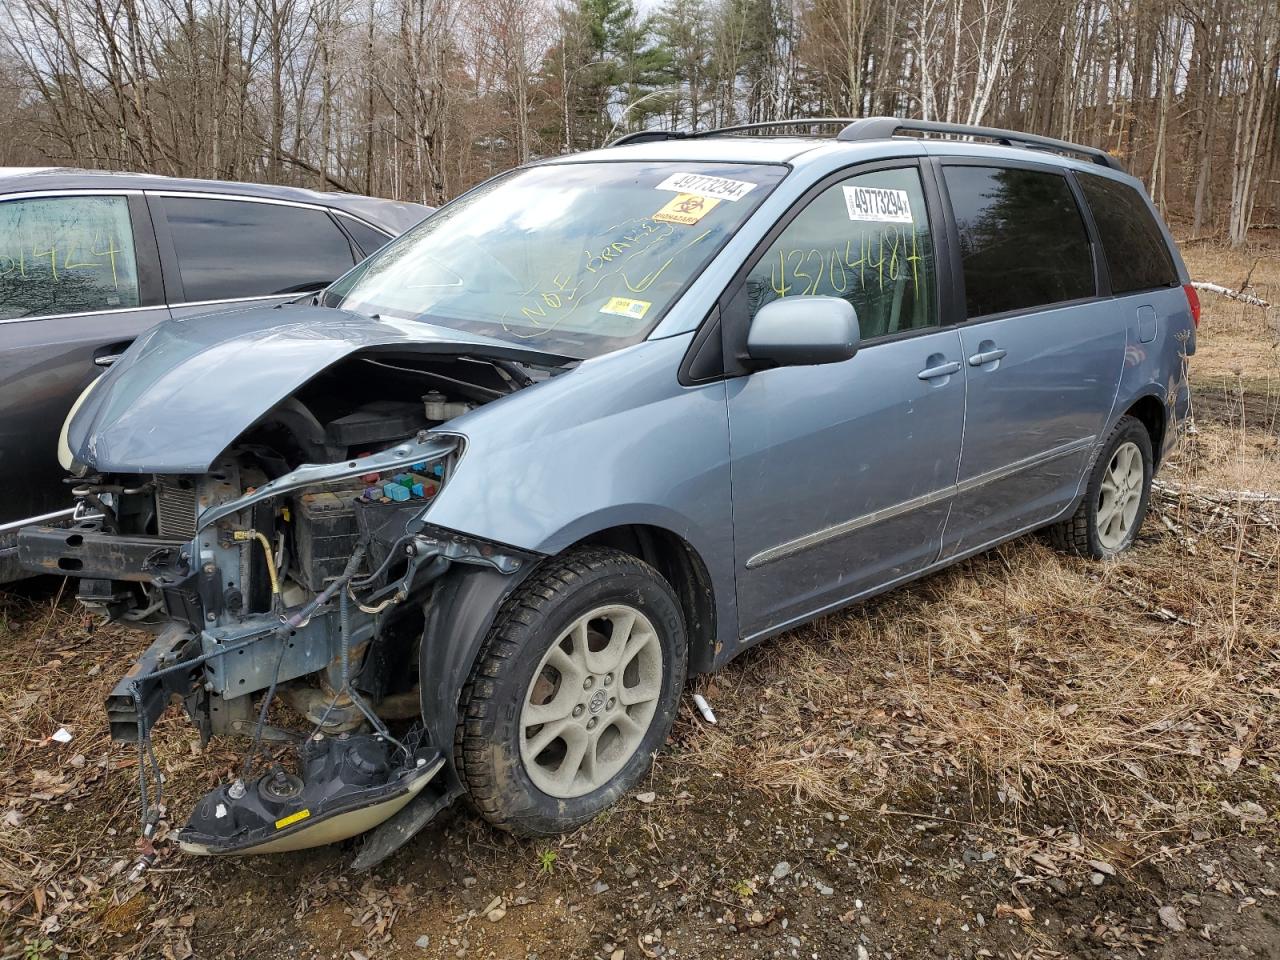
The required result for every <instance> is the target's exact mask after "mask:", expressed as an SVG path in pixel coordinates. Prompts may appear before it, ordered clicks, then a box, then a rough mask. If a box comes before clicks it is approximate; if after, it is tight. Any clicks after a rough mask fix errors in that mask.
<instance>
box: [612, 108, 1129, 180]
mask: <svg viewBox="0 0 1280 960" xmlns="http://www.w3.org/2000/svg"><path fill="white" fill-rule="evenodd" d="M833 124H843V125H844V128H843V129H842V130H841V131H840V132H839V133H838V134H836V139H837V140H841V141H843V142H845V143H856V142H860V141H864V140H887V139H889V138H890V137H896V136H898V135H899V134H902V133H934V134H942V135H945V136H952V137H981V138H982V139H984V140H994V141H995V142H996V143H999V144H1002V145H1004V146H1006V147H1026V148H1028V149H1031V150H1051V151H1053V152H1054V153H1065V154H1076V155H1078V156H1081V157H1084V158H1086V159H1088V160H1092V161H1093V162H1094V163H1097V164H1100V165H1102V166H1104V167H1110V168H1111V169H1112V170H1124V167H1123V166H1121V165H1120V162H1119V161H1118V160H1116V158H1115V157H1113V156H1111V155H1110V154H1109V153H1107V152H1106V151H1105V150H1101V149H1099V148H1097V147H1087V146H1085V145H1084V144H1080V143H1070V142H1068V141H1066V140H1055V139H1054V138H1053V137H1041V136H1037V135H1036V134H1033V133H1019V132H1018V131H1017V130H1002V129H1000V128H998V127H974V126H968V125H966V124H963V123H941V122H939V121H936V120H902V119H899V118H898V117H862V118H861V119H854V118H852V117H807V118H803V119H796V120H765V121H762V122H760V123H742V124H738V125H737V126H733V127H717V128H716V129H714V130H699V131H698V132H697V133H684V132H682V131H679V130H638V131H636V132H635V133H628V134H625V135H623V136H621V137H619V138H618V139H617V140H615V141H613V143H611V144H609V146H611V147H620V146H622V145H623V144H628V143H651V142H653V141H657V140H689V139H693V138H696V137H715V136H720V135H722V134H726V133H745V132H748V131H753V130H768V129H787V128H793V127H813V126H828V125H833Z"/></svg>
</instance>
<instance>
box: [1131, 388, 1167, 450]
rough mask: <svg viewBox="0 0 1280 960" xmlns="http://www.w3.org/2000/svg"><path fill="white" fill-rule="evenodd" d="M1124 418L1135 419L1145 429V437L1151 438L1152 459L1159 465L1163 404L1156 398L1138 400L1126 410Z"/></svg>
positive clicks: (1147, 397)
mask: <svg viewBox="0 0 1280 960" xmlns="http://www.w3.org/2000/svg"><path fill="white" fill-rule="evenodd" d="M1125 415H1126V416H1130V417H1136V418H1137V419H1138V420H1139V421H1141V423H1142V425H1143V426H1144V427H1146V428H1147V436H1149V437H1150V438H1151V454H1152V459H1153V460H1154V461H1155V462H1156V463H1157V464H1159V463H1160V451H1161V449H1162V448H1163V446H1164V421H1165V409H1164V404H1163V403H1161V402H1160V399H1159V398H1158V397H1153V396H1150V395H1148V396H1145V397H1142V398H1141V399H1139V400H1138V401H1137V402H1136V403H1134V404H1133V406H1131V407H1130V408H1129V409H1128V410H1126V411H1125Z"/></svg>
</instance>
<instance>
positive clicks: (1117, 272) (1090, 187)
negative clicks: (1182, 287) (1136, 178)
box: [1076, 173, 1178, 293]
mask: <svg viewBox="0 0 1280 960" xmlns="http://www.w3.org/2000/svg"><path fill="white" fill-rule="evenodd" d="M1076 178H1077V179H1078V180H1079V181H1080V188H1081V189H1082V190H1084V196H1085V200H1087V201H1088V202H1089V209H1090V210H1091V211H1092V212H1093V221H1094V223H1096V224H1097V225H1098V235H1099V237H1101V239H1102V250H1103V252H1104V253H1105V254H1106V256H1107V270H1108V271H1109V272H1110V274H1111V292H1112V293H1133V292H1134V291H1136V290H1152V289H1154V288H1156V287H1172V286H1176V285H1177V284H1178V271H1177V268H1176V267H1174V265H1173V257H1172V256H1170V255H1169V248H1168V246H1166V245H1165V242H1164V234H1162V233H1161V232H1160V227H1159V225H1158V224H1157V223H1156V221H1155V218H1154V217H1153V216H1152V215H1151V209H1150V208H1149V207H1148V206H1147V202H1146V200H1144V199H1143V198H1142V196H1141V194H1139V193H1138V191H1137V190H1135V189H1134V188H1133V187H1131V186H1128V185H1127V184H1123V183H1117V182H1116V181H1115V180H1108V179H1107V178H1106V177H1097V176H1094V175H1092V174H1088V173H1079V174H1076Z"/></svg>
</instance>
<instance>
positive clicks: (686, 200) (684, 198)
mask: <svg viewBox="0 0 1280 960" xmlns="http://www.w3.org/2000/svg"><path fill="white" fill-rule="evenodd" d="M719 202H720V201H719V200H716V199H714V198H712V197H700V196H698V195H697V194H696V193H681V194H679V195H677V196H676V198H675V199H674V200H672V201H670V202H669V203H668V204H667V205H666V206H665V207H663V208H662V209H661V210H659V211H658V212H657V213H655V214H654V215H653V219H655V220H659V221H661V222H662V223H682V224H684V225H685V226H690V225H692V224H695V223H697V222H698V221H699V220H701V219H702V218H703V217H705V216H706V215H707V214H708V213H710V212H711V211H712V209H713V208H714V207H715V205H716V204H717V203H719Z"/></svg>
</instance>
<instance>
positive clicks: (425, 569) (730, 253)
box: [20, 118, 1199, 865]
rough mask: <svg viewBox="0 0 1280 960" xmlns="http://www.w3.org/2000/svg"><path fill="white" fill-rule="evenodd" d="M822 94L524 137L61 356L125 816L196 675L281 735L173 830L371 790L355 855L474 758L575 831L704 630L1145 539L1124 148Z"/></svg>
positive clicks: (205, 700)
mask: <svg viewBox="0 0 1280 960" xmlns="http://www.w3.org/2000/svg"><path fill="white" fill-rule="evenodd" d="M832 123H833V122H832V121H814V120H804V121H794V122H791V123H783V124H767V125H751V126H749V127H739V128H731V129H727V130H717V131H710V132H708V133H700V134H680V133H657V132H646V133H642V134H636V135H632V136H629V137H625V138H623V140H622V141H619V142H618V143H617V144H616V145H614V146H613V147H611V148H608V149H604V150H598V151H594V152H591V153H585V154H580V155H577V156H571V157H562V158H556V159H554V160H548V161H544V162H540V163H535V164H532V165H529V166H526V167H522V168H520V169H518V170H514V171H511V172H509V173H506V174H503V175H501V176H499V177H496V178H494V179H493V180H490V181H489V182H487V183H485V184H483V185H481V186H479V187H477V188H476V189H474V190H472V191H471V192H469V193H467V194H465V195H464V196H462V197H460V198H459V199H457V200H455V201H454V202H452V203H450V204H448V205H447V206H445V207H442V208H441V209H440V210H439V211H437V212H436V213H434V214H433V215H432V216H430V217H429V218H428V219H427V220H426V221H424V222H423V223H422V224H421V225H419V226H418V227H416V228H414V229H413V230H411V231H409V232H408V233H407V234H405V235H404V236H403V237H401V238H400V239H398V240H397V241H395V242H393V243H392V244H390V245H388V246H387V247H386V248H385V249H383V250H382V251H380V252H379V253H378V254H376V255H374V256H373V257H371V258H370V259H368V260H366V261H364V262H363V263H361V264H360V265H359V266H357V267H355V268H354V269H353V270H351V271H350V272H349V273H347V274H346V275H345V276H344V277H342V278H341V279H339V280H338V281H336V282H335V283H334V284H332V285H331V286H330V287H329V288H328V289H327V290H325V291H324V292H322V293H320V294H318V295H316V296H314V297H312V298H310V299H308V300H307V301H305V302H302V303H296V304H294V305H290V306H284V307H277V308H273V309H267V310H263V309H253V310H245V311H243V312H241V313H239V314H232V315H230V316H227V315H223V316H222V317H220V318H218V319H217V320H216V321H207V320H203V319H201V318H191V319H174V320H171V321H168V322H166V323H164V324H162V325H160V326H158V327H156V328H155V329H153V330H152V331H151V332H150V333H148V334H146V335H144V336H143V337H142V338H140V339H139V340H138V341H137V342H136V343H135V344H134V345H133V346H132V347H131V348H130V349H129V350H128V352H127V353H126V354H125V355H124V357H123V359H121V360H120V361H119V362H118V363H116V364H115V365H114V366H113V367H112V368H111V369H110V370H109V371H108V372H107V373H106V374H105V375H104V376H102V377H101V378H100V379H99V380H98V381H96V382H95V383H94V384H93V385H91V386H90V387H89V388H88V390H86V392H85V393H84V395H82V396H81V398H80V400H79V401H78V402H77V404H76V406H75V408H74V410H73V412H72V414H71V416H70V417H69V419H68V422H67V425H66V427H65V428H64V432H63V439H62V443H61V451H60V452H61V456H62V458H63V463H64V466H66V468H67V469H68V470H69V471H70V472H71V473H72V474H73V475H74V476H75V477H76V478H77V481H76V482H77V485H76V495H77V496H78V497H80V499H81V500H82V501H83V504H84V506H83V511H82V512H85V513H87V514H88V515H89V516H88V518H87V519H85V520H83V521H82V522H80V523H79V524H77V525H76V526H73V527H72V528H70V529H62V528H54V527H48V528H46V527H31V528H27V529H26V530H24V531H23V533H22V535H21V538H20V550H21V554H20V555H21V558H22V561H23V563H24V564H25V565H26V566H27V567H28V568H29V569H32V570H43V571H54V572H62V573H65V574H71V575H74V576H78V577H80V578H81V579H80V588H79V595H80V597H81V599H82V600H83V601H84V602H86V603H88V604H90V605H92V606H94V607H96V608H97V609H100V610H103V611H105V612H107V613H108V614H110V615H111V616H114V617H124V618H128V619H132V620H134V621H135V622H138V623H142V624H147V625H150V626H151V627H152V628H153V629H154V630H155V631H156V633H157V634H158V636H157V639H156V641H155V643H154V644H153V645H152V647H151V648H150V649H149V650H148V651H147V652H146V654H144V656H143V657H142V659H141V660H140V661H139V663H137V664H136V665H135V666H134V667H133V668H132V669H131V670H130V671H129V673H128V674H127V675H126V679H125V680H122V681H121V683H120V685H119V686H118V687H117V688H116V690H115V692H114V693H113V695H112V697H111V698H110V700H109V701H108V712H109V714H110V719H111V722H112V730H113V733H114V734H115V735H116V736H117V737H119V738H122V739H128V740H134V741H137V742H138V744H139V749H140V756H141V758H142V769H143V771H144V776H143V777H142V794H143V797H142V799H143V820H144V823H150V822H152V821H154V809H155V807H154V804H151V803H149V793H148V783H149V782H152V783H155V782H158V780H156V778H154V777H148V776H146V775H145V772H146V771H148V770H150V769H152V765H151V763H150V761H149V760H148V759H147V758H148V757H149V751H148V750H147V749H146V748H147V746H148V745H149V736H150V730H151V727H152V725H153V724H154V723H155V721H156V719H157V718H158V717H159V715H160V713H161V712H163V710H164V709H165V707H166V705H167V704H168V703H169V702H170V700H171V699H174V698H178V699H181V700H182V701H183V702H184V703H185V705H186V709H187V711H188V713H189V714H190V716H191V718H192V720H193V721H194V722H195V723H196V725H197V726H198V727H199V728H200V730H201V732H202V734H203V735H204V736H210V735H217V734H222V735H229V734H243V735H246V736H249V737H251V738H252V745H251V746H250V748H249V758H248V759H247V760H246V764H245V770H246V774H247V772H248V771H250V769H251V767H252V761H253V758H254V755H255V754H256V752H257V750H258V745H259V742H260V741H261V740H262V739H264V738H271V739H276V740H284V739H290V738H292V739H295V740H296V742H297V743H298V747H297V757H296V763H294V764H292V765H285V766H277V767H276V768H274V769H273V770H272V771H270V772H268V773H266V774H263V775H261V776H260V777H258V778H256V779H249V778H248V776H247V775H246V776H244V777H242V778H238V779H236V780H234V781H233V782H231V783H229V784H226V785H224V786H222V787H219V788H218V789H217V790H214V791H213V792H212V793H210V794H209V795H208V796H207V797H206V798H205V799H204V800H203V801H201V802H200V804H198V805H197V808H196V810H195V812H194V814H193V815H192V817H191V820H190V823H189V824H188V826H187V827H186V829H185V830H184V831H183V833H182V843H183V845H184V847H185V848H186V849H188V850H190V851H192V852H196V853H244V852H265V851H275V850H290V849H298V848H302V847H308V846H314V845H316V844H319V843H326V842H330V841H333V840H335V839H340V838H343V837H348V836H353V835H355V834H357V833H363V832H365V831H370V832H369V834H368V837H367V839H366V841H365V843H364V846H363V847H362V848H361V851H360V854H359V855H358V857H357V860H358V862H359V863H360V864H361V865H368V864H370V863H374V862H377V861H378V860H379V859H381V858H382V857H385V856H386V855H387V854H388V853H390V852H391V851H392V850H394V849H396V847H398V846H399V845H400V844H402V843H404V841H405V840H407V839H408V838H409V837H410V836H412V835H413V833H414V832H416V831H417V830H418V829H420V828H421V827H422V826H423V825H424V824H425V823H427V822H428V821H429V820H430V819H431V818H432V817H433V816H434V815H435V813H436V812H438V811H439V810H440V809H442V808H443V807H444V806H445V805H446V804H448V803H450V802H451V801H452V800H454V799H455V798H456V797H458V796H460V795H463V794H465V795H466V796H468V797H469V799H470V800H471V802H472V803H473V804H474V806H475V807H476V808H477V809H478V810H479V811H480V812H481V813H482V814H483V816H484V817H486V818H487V819H488V820H490V821H491V822H493V823H494V824H496V825H498V826H500V827H503V828H506V829H510V830H513V831H517V832H521V833H526V834H546V833H552V832H557V831H562V830H565V829H568V828H572V827H573V826H575V825H577V824H580V823H583V822H584V821H586V820H587V819H589V818H591V817H592V816H594V815H595V814H597V813H599V812H600V811H601V810H603V809H604V808H605V807H607V806H608V805H609V804H610V803H612V802H614V801H615V800H616V799H618V797H619V796H621V795H622V794H624V793H625V792H626V791H627V790H628V789H630V788H631V787H632V786H634V785H635V784H636V783H637V782H638V781H639V780H640V778H641V777H642V776H643V775H644V773H645V771H646V769H647V767H648V765H649V763H650V761H651V758H652V755H653V753H654V751H655V750H657V749H658V748H659V747H660V746H661V744H662V743H663V741H664V739H665V738H666V736H667V733H668V731H669V729H670V726H671V723H672V719H673V717H674V715H675V712H676V707H677V703H678V699H679V696H680V690H681V687H682V685H683V683H684V681H685V679H686V676H687V674H688V673H690V672H694V673H702V672H708V671H713V670H716V669H717V668H719V667H721V666H723V665H724V664H725V663H727V662H728V661H729V660H730V659H732V658H733V657H734V656H736V655H737V654H738V653H740V652H741V651H742V650H744V649H746V648H747V647H749V646H751V645H752V644H754V643H756V642H758V641H760V640H763V639H765V638H767V637H770V636H772V635H774V634H777V633H780V632H782V631H784V630H787V629H788V628H791V627H794V626H796V625H798V624H801V623H804V622H806V621H808V620H811V619H813V618H814V617H817V616H820V615H822V614H824V613H827V612H829V611H832V610H836V609H838V608H840V607H843V606H845V605H847V604H850V603H853V602H855V601H857V600H860V599H862V598H865V597H868V596H870V595H872V594H875V593H878V592H880V591H883V590H886V589H889V588H890V587H893V586H896V585H898V584H902V583H905V582H907V581H910V580H912V579H914V578H917V577H920V576H922V575H924V574H926V573H929V572H931V571H934V570H937V569H939V568H941V567H943V566H946V565H947V564H950V563H954V562H956V561H957V560H960V559H962V558H964V557H967V556H970V555H972V554H974V553H976V552H978V551H981V550H985V549H987V548H989V547H991V546H993V545H995V544H998V543H1001V542H1002V541H1005V540H1008V539H1009V538H1011V537H1016V536H1018V535H1020V534H1023V533H1027V532H1029V531H1033V530H1046V531H1047V532H1048V535H1049V536H1050V537H1051V538H1052V540H1053V541H1054V542H1055V543H1057V544H1058V545H1060V546H1062V547H1064V548H1067V549H1072V550H1075V551H1078V552H1080V553H1083V554H1086V555H1089V556H1092V557H1095V558H1098V559H1106V558H1109V557H1112V556H1114V555H1115V554H1117V553H1119V552H1120V551H1122V550H1124V549H1126V548H1128V547H1129V546H1131V545H1132V544H1133V542H1134V540H1135V538H1136V536H1137V535H1138V532H1139V529H1140V527H1141V525H1142V521H1143V518H1144V515H1145V513H1146V509H1147V498H1148V495H1149V491H1150V488H1151V480H1152V475H1153V473H1154V472H1155V471H1156V470H1157V469H1158V468H1159V466H1160V462H1161V459H1162V458H1163V457H1164V456H1165V455H1166V454H1167V453H1168V451H1169V449H1170V446H1171V444H1172V443H1173V441H1174V439H1175V433H1176V428H1177V425H1178V423H1179V421H1180V420H1181V418H1182V417H1183V416H1184V415H1185V413H1186V411H1187V407H1188V403H1189V394H1188V387H1187V380H1186V376H1185V371H1186V358H1187V357H1188V356H1189V355H1190V354H1192V353H1193V352H1194V350H1195V335H1196V324H1197V322H1198V319H1199V304H1198V302H1197V300H1196V296H1195V293H1194V291H1193V290H1192V289H1191V287H1190V286H1189V285H1188V277H1187V272H1186V268H1185V267H1184V265H1183V263H1182V261H1181V259H1180V257H1179V255H1178V252H1177V249H1176V248H1175V246H1174V244H1173V242H1172V240H1171V238H1170V236H1169V234H1168V231H1167V230H1166V229H1165V227H1164V226H1163V225H1162V224H1161V222H1160V219H1159V217H1158V216H1157V215H1156V213H1155V211H1154V209H1153V208H1152V205H1151V203H1150V202H1149V200H1148V199H1147V197H1146V196H1145V194H1144V193H1143V190H1142V187H1141V185H1140V183H1139V182H1138V181H1137V180H1136V179H1134V178H1133V177H1131V176H1129V175H1127V174H1126V173H1124V172H1123V171H1122V170H1121V169H1120V168H1119V166H1118V165H1117V164H1116V163H1115V162H1114V161H1113V160H1112V159H1111V158H1110V157H1109V156H1108V155H1107V154H1105V153H1103V152H1101V151H1099V150H1095V149H1092V148H1089V147H1083V146H1079V145H1075V144H1069V143H1065V142H1061V141H1055V140H1048V139H1045V138H1042V137H1035V136H1030V135H1026V134H1020V133H1015V132H1011V131H1005V130H993V129H988V128H976V127H955V126H949V125H943V124H936V123H922V122H914V121H903V120H896V119H892V118H870V119H861V120H854V121H847V122H846V121H839V122H835V124H834V126H832ZM824 127H825V128H827V129H831V130H838V133H835V135H833V136H832V135H828V136H808V135H804V136H797V135H795V133H797V132H800V133H809V132H811V131H814V130H818V129H820V128H824ZM779 134H787V135H779ZM276 698H281V699H283V700H284V701H286V702H287V704H288V705H289V707H290V708H291V712H287V713H290V715H292V716H293V717H295V718H296V719H297V720H298V721H299V724H298V726H297V728H296V729H293V730H290V729H286V728H285V727H284V726H276V725H274V724H275V722H276V721H274V720H273V722H270V723H269V722H268V718H269V717H273V718H274V717H275V716H276V715H275V714H271V713H269V711H268V707H269V706H270V705H271V703H272V701H273V700H274V699H276Z"/></svg>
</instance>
